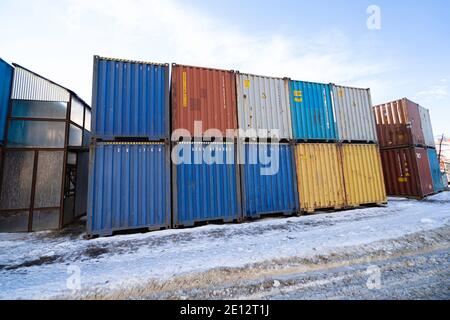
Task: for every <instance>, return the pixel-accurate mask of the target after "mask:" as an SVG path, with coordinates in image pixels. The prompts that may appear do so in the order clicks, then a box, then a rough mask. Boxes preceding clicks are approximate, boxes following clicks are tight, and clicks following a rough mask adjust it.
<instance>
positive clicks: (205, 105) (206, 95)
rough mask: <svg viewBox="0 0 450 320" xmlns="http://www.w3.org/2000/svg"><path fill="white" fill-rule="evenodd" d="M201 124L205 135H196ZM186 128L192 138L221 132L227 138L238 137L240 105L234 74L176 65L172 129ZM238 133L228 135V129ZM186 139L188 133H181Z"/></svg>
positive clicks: (174, 65)
mask: <svg viewBox="0 0 450 320" xmlns="http://www.w3.org/2000/svg"><path fill="white" fill-rule="evenodd" d="M196 121H201V123H202V132H194V122H196ZM176 129H186V130H188V131H189V134H190V136H191V137H194V136H195V137H199V136H202V137H211V136H215V134H214V133H213V132H206V133H205V131H207V130H211V129H217V130H218V131H219V132H220V133H221V135H222V136H223V137H228V138H231V137H233V138H234V137H236V130H237V105H236V77H235V72H234V71H225V70H218V69H209V68H201V67H191V66H184V65H178V64H173V66H172V130H176ZM228 129H232V130H234V131H235V132H233V133H232V134H227V130H228ZM181 135H182V136H186V134H181Z"/></svg>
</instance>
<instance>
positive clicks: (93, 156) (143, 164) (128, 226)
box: [87, 142, 171, 236]
mask: <svg viewBox="0 0 450 320" xmlns="http://www.w3.org/2000/svg"><path fill="white" fill-rule="evenodd" d="M88 190H89V191H88V216H87V233H88V235H90V236H108V235H112V234H113V233H114V232H117V231H125V230H133V229H149V230H157V229H161V228H169V227H170V212H171V200H170V149H169V148H168V147H167V146H166V145H165V144H163V143H152V142H147V143H141V142H140V143H133V142H130V143H125V142H123V143H120V142H107V143H101V142H100V143H95V144H92V145H91V149H90V159H89V187H88Z"/></svg>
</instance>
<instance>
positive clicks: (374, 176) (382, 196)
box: [341, 144, 387, 206]
mask: <svg viewBox="0 0 450 320" xmlns="http://www.w3.org/2000/svg"><path fill="white" fill-rule="evenodd" d="M341 156H342V166H343V168H344V170H343V173H344V184H345V190H346V199H347V205H349V206H359V205H361V204H371V203H374V204H375V203H386V202H387V198H386V190H385V185H384V179H383V170H382V167H381V160H380V153H379V150H378V146H376V145H364V144H344V145H342V147H341Z"/></svg>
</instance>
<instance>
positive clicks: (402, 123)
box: [374, 98, 425, 148]
mask: <svg viewBox="0 0 450 320" xmlns="http://www.w3.org/2000/svg"><path fill="white" fill-rule="evenodd" d="M374 113H375V121H376V123H377V135H378V140H379V143H380V147H381V148H395V147H402V146H409V145H424V144H425V138H424V135H423V131H422V126H421V120H420V112H419V105H418V104H417V103H414V102H412V101H410V100H408V99H406V98H404V99H401V100H396V101H392V102H388V103H384V104H381V105H378V106H375V107H374Z"/></svg>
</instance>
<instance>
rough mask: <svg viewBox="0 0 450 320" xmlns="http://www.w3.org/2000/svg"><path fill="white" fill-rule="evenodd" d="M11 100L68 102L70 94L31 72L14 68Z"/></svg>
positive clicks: (17, 67)
mask: <svg viewBox="0 0 450 320" xmlns="http://www.w3.org/2000/svg"><path fill="white" fill-rule="evenodd" d="M11 99H18V100H36V101H55V102H58V101H60V102H69V101H70V92H69V91H67V90H66V89H64V88H62V87H60V86H58V85H56V84H54V83H52V82H51V81H48V80H46V79H43V78H42V77H40V76H37V75H35V74H33V73H32V72H29V71H27V70H25V69H23V68H21V67H19V66H15V68H14V81H13V88H12V94H11Z"/></svg>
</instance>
